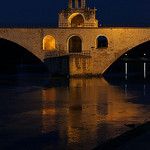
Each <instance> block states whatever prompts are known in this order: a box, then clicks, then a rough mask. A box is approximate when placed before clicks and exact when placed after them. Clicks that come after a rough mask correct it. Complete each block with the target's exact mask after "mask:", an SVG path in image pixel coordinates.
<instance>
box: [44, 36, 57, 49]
mask: <svg viewBox="0 0 150 150" xmlns="http://www.w3.org/2000/svg"><path fill="white" fill-rule="evenodd" d="M43 50H55V38H54V37H53V36H51V35H47V36H45V37H44V39H43Z"/></svg>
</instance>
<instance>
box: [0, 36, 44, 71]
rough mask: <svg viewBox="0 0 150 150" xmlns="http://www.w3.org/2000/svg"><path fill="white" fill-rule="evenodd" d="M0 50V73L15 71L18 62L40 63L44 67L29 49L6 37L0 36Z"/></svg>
mask: <svg viewBox="0 0 150 150" xmlns="http://www.w3.org/2000/svg"><path fill="white" fill-rule="evenodd" d="M0 51H1V53H0V68H1V69H0V73H2V72H3V71H7V73H10V72H11V71H15V70H16V67H17V65H20V64H26V65H27V64H40V65H41V64H42V65H41V67H42V66H43V67H44V68H45V69H46V66H45V65H44V63H43V62H42V61H41V60H40V59H39V58H38V57H37V56H36V55H34V54H33V53H32V52H31V51H29V50H28V49H26V48H25V47H23V46H21V45H19V44H17V43H15V42H13V41H11V40H8V39H6V38H0ZM10 66H11V67H10ZM9 70H10V71H9ZM38 70H40V69H38ZM3 73H4V72H3Z"/></svg>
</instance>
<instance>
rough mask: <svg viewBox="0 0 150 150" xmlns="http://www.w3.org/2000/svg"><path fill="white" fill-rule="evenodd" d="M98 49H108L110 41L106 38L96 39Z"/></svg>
mask: <svg viewBox="0 0 150 150" xmlns="http://www.w3.org/2000/svg"><path fill="white" fill-rule="evenodd" d="M96 48H108V40H107V38H106V37H105V36H99V37H98V38H97V39H96Z"/></svg>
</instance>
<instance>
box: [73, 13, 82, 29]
mask: <svg viewBox="0 0 150 150" xmlns="http://www.w3.org/2000/svg"><path fill="white" fill-rule="evenodd" d="M71 27H84V18H83V17H82V15H80V14H78V15H76V16H75V17H74V18H72V20H71Z"/></svg>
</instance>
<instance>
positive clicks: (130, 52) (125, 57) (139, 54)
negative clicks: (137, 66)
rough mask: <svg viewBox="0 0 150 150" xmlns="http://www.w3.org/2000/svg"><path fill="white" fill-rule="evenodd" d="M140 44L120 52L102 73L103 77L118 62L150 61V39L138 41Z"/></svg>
mask: <svg viewBox="0 0 150 150" xmlns="http://www.w3.org/2000/svg"><path fill="white" fill-rule="evenodd" d="M138 42H139V44H137V43H134V44H132V45H130V46H128V47H127V48H125V49H122V50H120V51H119V53H118V55H117V56H116V58H115V59H112V60H111V61H110V64H109V65H108V66H107V67H106V68H105V69H104V71H103V72H102V74H103V75H105V74H106V73H108V72H109V71H110V70H111V69H110V68H111V67H112V66H115V64H116V63H117V62H121V61H122V62H144V61H150V50H149V49H150V37H148V38H145V39H144V40H141V41H138Z"/></svg>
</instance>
